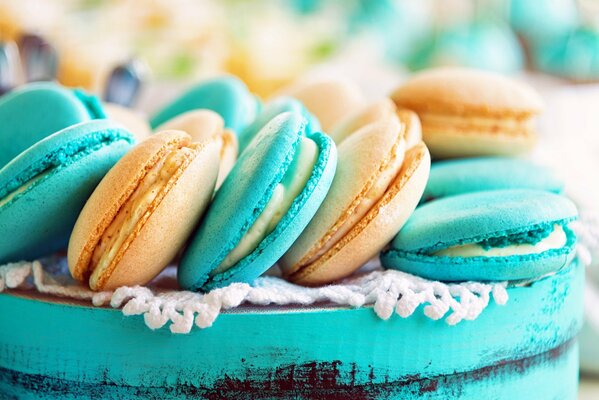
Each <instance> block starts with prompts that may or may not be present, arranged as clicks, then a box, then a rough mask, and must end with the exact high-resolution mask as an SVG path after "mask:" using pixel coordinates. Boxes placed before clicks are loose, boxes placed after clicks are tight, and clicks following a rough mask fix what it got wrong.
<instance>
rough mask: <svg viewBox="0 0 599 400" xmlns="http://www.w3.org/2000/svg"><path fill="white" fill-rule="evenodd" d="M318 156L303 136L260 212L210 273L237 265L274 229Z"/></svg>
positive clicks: (300, 190) (302, 186)
mask: <svg viewBox="0 0 599 400" xmlns="http://www.w3.org/2000/svg"><path fill="white" fill-rule="evenodd" d="M317 159H318V146H317V145H316V143H315V142H314V141H313V140H312V139H309V138H307V137H302V139H301V140H300V143H299V145H298V147H297V150H296V152H295V154H294V158H293V161H292V162H291V165H290V166H289V168H288V169H287V171H286V172H285V175H284V176H283V179H282V180H281V183H279V184H278V185H277V186H276V187H275V189H274V191H273V194H272V196H271V198H270V200H269V201H268V203H267V204H266V206H265V207H264V209H263V210H262V213H261V214H260V215H259V216H258V218H257V219H256V221H254V223H253V224H252V226H251V227H250V229H249V230H248V231H247V232H246V233H245V235H243V237H242V238H241V240H240V241H239V243H238V244H237V246H235V248H234V249H233V250H231V251H230V252H229V254H227V256H226V257H225V259H224V260H223V261H222V262H221V263H220V265H219V266H218V267H217V268H216V269H215V270H213V271H212V272H211V273H210V275H215V274H218V273H221V272H224V271H226V270H228V269H229V268H231V267H232V266H233V265H235V264H237V263H238V262H239V261H240V260H241V259H242V258H244V257H246V256H247V255H249V254H250V253H251V252H252V251H254V250H255V249H256V247H258V245H259V244H260V242H261V241H262V240H263V239H264V238H265V237H266V236H267V235H268V234H269V233H271V232H272V231H273V230H274V229H275V227H276V226H277V224H278V223H279V221H280V220H281V218H283V216H284V215H285V214H287V211H289V208H290V207H291V204H292V203H293V201H294V200H295V198H296V197H297V196H299V194H300V193H301V192H302V190H303V189H304V187H305V186H306V183H307V182H308V179H310V175H312V171H313V169H314V165H315V164H316V160H317Z"/></svg>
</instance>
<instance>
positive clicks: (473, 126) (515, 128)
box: [420, 112, 534, 136]
mask: <svg viewBox="0 0 599 400" xmlns="http://www.w3.org/2000/svg"><path fill="white" fill-rule="evenodd" d="M420 119H421V122H422V125H423V126H424V127H425V128H426V129H428V130H448V129H452V130H453V129H460V130H461V131H466V132H468V131H476V132H485V133H490V134H506V133H508V134H510V135H516V136H518V135H527V134H529V133H531V132H532V131H533V130H534V118H532V115H522V116H502V117H501V118H499V117H484V116H470V115H452V114H440V113H430V112H428V113H422V114H421V115H420Z"/></svg>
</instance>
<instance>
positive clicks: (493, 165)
mask: <svg viewBox="0 0 599 400" xmlns="http://www.w3.org/2000/svg"><path fill="white" fill-rule="evenodd" d="M563 187H564V183H563V182H562V181H561V180H560V179H559V178H558V177H557V176H556V175H555V174H554V173H553V171H551V170H550V169H548V168H546V167H543V166H540V165H537V164H535V163H533V162H530V161H527V160H522V159H515V158H507V157H481V158H468V159H456V160H444V161H437V162H434V163H433V164H432V166H431V172H430V175H429V179H428V182H427V184H426V188H425V189H424V194H423V195H422V201H429V200H432V199H437V198H442V197H447V196H454V195H457V194H463V193H469V192H479V191H484V190H494V189H539V190H546V191H548V192H552V193H561V191H562V190H563Z"/></svg>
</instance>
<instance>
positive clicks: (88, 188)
mask: <svg viewBox="0 0 599 400" xmlns="http://www.w3.org/2000/svg"><path fill="white" fill-rule="evenodd" d="M133 142H134V139H133V136H132V135H131V134H130V133H129V132H128V131H126V130H125V129H123V128H121V127H120V126H119V125H117V124H115V123H113V122H111V121H109V120H92V121H86V122H81V123H79V124H76V125H72V126H70V127H68V128H65V129H63V130H61V131H58V132H56V133H54V134H52V135H50V136H48V137H46V138H44V139H42V140H41V141H39V142H38V143H36V144H34V145H33V146H31V147H30V148H29V149H27V150H26V151H24V152H22V153H21V154H20V155H18V156H17V157H16V158H14V159H13V160H12V161H11V162H9V163H8V164H7V165H6V166H4V167H3V168H2V169H0V232H2V239H1V240H0V264H3V263H6V262H16V261H21V260H33V259H35V258H37V257H42V256H46V255H49V254H51V253H53V252H56V251H59V250H61V249H64V248H66V245H67V243H68V240H69V235H70V233H71V230H72V229H73V226H74V225H75V221H76V219H77V216H78V215H79V212H80V211H81V209H82V208H83V205H84V204H85V202H86V201H87V199H88V197H89V196H90V195H91V193H92V192H93V190H94V189H95V187H96V185H97V184H98V183H99V182H100V180H101V179H102V177H104V175H105V174H106V173H107V172H108V170H109V169H110V168H111V167H112V166H113V165H114V164H115V163H116V162H117V161H118V160H119V159H120V158H121V157H122V156H123V155H124V154H125V153H126V152H127V151H128V150H129V149H130V148H131V146H132V144H133Z"/></svg>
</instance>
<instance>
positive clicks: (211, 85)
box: [150, 76, 261, 134]
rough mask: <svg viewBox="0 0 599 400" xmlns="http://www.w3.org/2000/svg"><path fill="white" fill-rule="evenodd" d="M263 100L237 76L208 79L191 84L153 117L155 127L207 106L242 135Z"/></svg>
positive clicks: (226, 126)
mask: <svg viewBox="0 0 599 400" xmlns="http://www.w3.org/2000/svg"><path fill="white" fill-rule="evenodd" d="M260 108H261V105H260V101H259V100H258V99H257V98H256V97H255V96H254V95H253V94H252V93H250V92H249V90H248V88H247V86H246V85H245V84H244V83H243V82H242V81H241V80H239V79H238V78H235V77H233V76H224V77H219V78H213V79H208V80H205V81H202V82H200V83H198V84H197V85H195V86H193V87H191V88H190V89H189V90H187V91H186V92H185V93H183V94H182V95H181V96H180V97H178V98H177V99H175V100H174V101H173V102H171V103H170V104H168V105H166V106H165V107H164V108H162V109H161V110H160V111H159V112H158V113H156V114H155V115H154V116H153V117H152V118H151V119H150V125H151V126H152V128H156V127H158V126H159V125H161V124H163V123H165V122H166V121H168V120H170V119H172V118H174V117H176V116H177V115H179V114H182V113H184V112H186V111H192V110H197V109H208V110H212V111H214V112H216V113H217V114H219V115H220V116H221V117H222V118H223V120H224V121H225V128H227V129H231V130H232V131H233V132H235V134H239V132H241V131H242V130H243V129H244V128H245V127H246V126H248V125H249V124H250V123H251V122H252V121H253V120H254V119H255V118H256V115H258V113H259V111H260Z"/></svg>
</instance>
